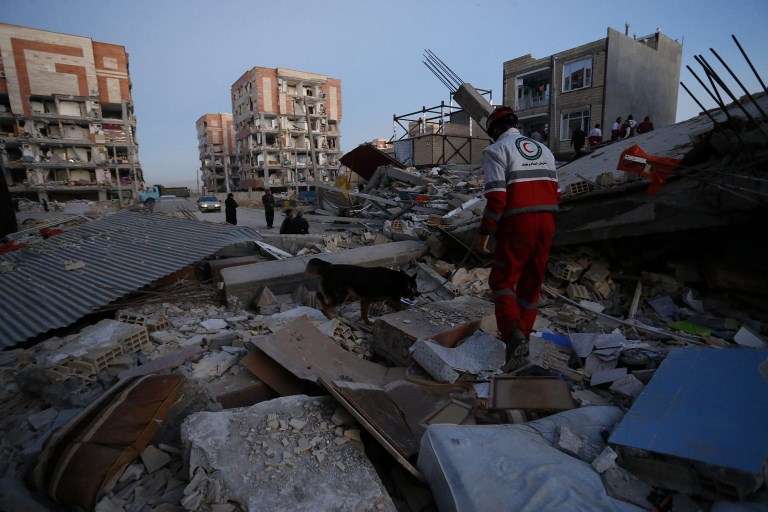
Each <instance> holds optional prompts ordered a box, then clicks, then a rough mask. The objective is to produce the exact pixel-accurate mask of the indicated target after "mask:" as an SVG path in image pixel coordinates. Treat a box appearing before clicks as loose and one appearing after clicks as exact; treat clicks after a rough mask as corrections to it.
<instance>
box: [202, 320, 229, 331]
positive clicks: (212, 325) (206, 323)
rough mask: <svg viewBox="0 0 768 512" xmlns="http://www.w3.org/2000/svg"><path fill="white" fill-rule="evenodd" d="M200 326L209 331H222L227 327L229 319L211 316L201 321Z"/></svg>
mask: <svg viewBox="0 0 768 512" xmlns="http://www.w3.org/2000/svg"><path fill="white" fill-rule="evenodd" d="M200 327H202V328H203V329H205V330H207V331H220V330H222V329H226V328H227V321H226V320H224V319H222V318H209V319H208V320H203V321H202V322H200Z"/></svg>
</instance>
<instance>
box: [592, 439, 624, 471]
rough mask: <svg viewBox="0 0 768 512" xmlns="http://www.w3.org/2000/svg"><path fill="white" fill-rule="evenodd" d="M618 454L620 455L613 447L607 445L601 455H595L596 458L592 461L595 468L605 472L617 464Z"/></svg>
mask: <svg viewBox="0 0 768 512" xmlns="http://www.w3.org/2000/svg"><path fill="white" fill-rule="evenodd" d="M618 456H619V455H618V454H617V453H616V452H615V451H613V448H611V447H610V446H606V447H605V448H603V451H602V452H600V455H598V456H597V457H595V460H593V461H592V467H593V468H595V471H597V472H598V473H601V474H602V473H605V472H606V471H608V470H609V469H610V468H612V467H613V466H615V465H616V459H617V458H618Z"/></svg>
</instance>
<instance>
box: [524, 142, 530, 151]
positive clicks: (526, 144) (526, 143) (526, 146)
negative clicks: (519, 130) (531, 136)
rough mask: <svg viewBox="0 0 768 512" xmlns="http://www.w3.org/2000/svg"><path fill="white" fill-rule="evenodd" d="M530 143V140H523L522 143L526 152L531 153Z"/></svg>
mask: <svg viewBox="0 0 768 512" xmlns="http://www.w3.org/2000/svg"><path fill="white" fill-rule="evenodd" d="M528 144H530V142H523V144H522V146H523V150H524V151H525V152H526V153H531V150H530V149H528Z"/></svg>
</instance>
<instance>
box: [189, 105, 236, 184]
mask: <svg viewBox="0 0 768 512" xmlns="http://www.w3.org/2000/svg"><path fill="white" fill-rule="evenodd" d="M195 128H196V129H197V149H198V152H199V154H200V175H201V177H202V180H203V189H204V190H205V192H206V193H211V192H229V191H230V190H237V189H238V186H239V182H240V173H239V172H238V169H239V165H238V162H237V158H236V153H235V128H234V124H233V121H232V114H229V113H227V112H223V113H216V114H203V115H202V116H200V118H199V119H198V120H197V121H196V122H195Z"/></svg>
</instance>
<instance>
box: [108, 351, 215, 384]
mask: <svg viewBox="0 0 768 512" xmlns="http://www.w3.org/2000/svg"><path fill="white" fill-rule="evenodd" d="M203 352H204V350H203V348H202V347H201V346H200V345H199V344H194V345H190V346H188V347H184V348H182V349H181V350H177V351H175V352H171V353H170V354H168V355H165V356H161V357H158V358H156V359H152V360H151V361H148V362H146V363H144V364H143V365H141V366H136V367H133V368H129V369H127V370H124V371H122V372H120V374H119V375H118V378H119V379H120V380H124V379H129V378H131V377H138V376H141V375H149V374H150V373H158V372H161V371H164V370H169V369H171V368H176V367H177V366H181V365H182V364H184V363H185V362H186V361H189V360H195V359H197V358H198V357H200V355H201V354H202V353H203Z"/></svg>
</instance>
